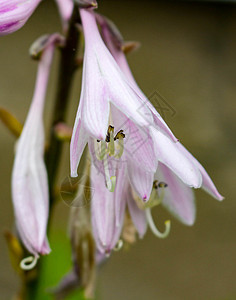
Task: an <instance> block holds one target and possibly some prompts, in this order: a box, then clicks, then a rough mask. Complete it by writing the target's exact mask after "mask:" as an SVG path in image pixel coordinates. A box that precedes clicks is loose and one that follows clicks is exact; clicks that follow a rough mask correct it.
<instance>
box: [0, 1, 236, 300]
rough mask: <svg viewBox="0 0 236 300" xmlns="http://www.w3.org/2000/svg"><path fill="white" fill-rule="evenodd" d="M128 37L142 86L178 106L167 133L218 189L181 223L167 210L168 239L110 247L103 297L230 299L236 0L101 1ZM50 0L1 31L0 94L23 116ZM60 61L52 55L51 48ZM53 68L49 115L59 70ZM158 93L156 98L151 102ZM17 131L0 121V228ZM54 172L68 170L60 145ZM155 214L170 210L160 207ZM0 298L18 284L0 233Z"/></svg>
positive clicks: (235, 268) (60, 223)
mask: <svg viewBox="0 0 236 300" xmlns="http://www.w3.org/2000/svg"><path fill="white" fill-rule="evenodd" d="M99 2H100V3H99V4H100V7H99V11H100V12H102V13H104V14H106V15H107V16H108V17H110V18H112V19H113V20H114V21H115V22H116V24H117V25H118V26H119V28H120V30H121V32H122V33H123V35H124V37H125V39H126V40H138V41H140V42H141V43H142V47H141V48H140V49H139V51H137V52H135V53H133V54H131V55H130V56H129V62H130V65H131V67H132V70H133V72H134V74H135V77H136V79H137V81H138V83H139V85H140V87H141V88H142V89H143V91H144V92H145V93H146V95H147V96H150V95H152V93H153V92H154V91H159V93H160V94H161V95H162V96H164V97H165V99H166V100H167V102H168V104H169V105H171V107H173V109H174V110H175V111H176V114H175V116H174V117H172V116H171V113H170V112H169V113H168V112H167V113H166V116H165V117H166V121H167V122H168V124H169V125H170V127H171V128H172V129H173V131H174V133H175V134H176V136H177V137H178V138H180V139H181V141H182V142H183V143H184V144H185V145H186V146H187V147H188V148H189V149H190V150H191V151H192V153H193V154H194V155H195V156H196V157H197V158H198V159H199V160H200V161H201V162H202V163H203V165H204V166H205V167H206V169H207V170H208V171H209V174H210V175H211V176H212V178H213V179H214V182H215V183H216V185H217V187H218V188H219V190H220V192H221V193H222V194H223V195H224V196H225V197H226V199H225V200H224V202H222V203H219V202H217V201H216V200H214V199H212V198H211V197H210V196H208V195H206V194H205V193H204V192H202V191H196V198H197V209H198V212H197V221H196V224H195V225H194V227H191V228H188V227H185V226H184V225H182V224H180V223H178V222H177V221H175V220H174V219H172V232H171V234H170V236H169V238H168V239H166V240H164V241H163V240H158V239H157V238H155V237H154V236H153V235H152V234H151V233H150V232H148V234H147V235H146V237H145V239H144V240H142V241H140V242H138V243H137V244H136V245H135V246H134V247H132V249H131V250H130V251H129V252H122V251H121V252H119V253H115V254H114V255H113V256H112V257H111V259H110V261H109V262H108V263H107V264H106V265H105V266H104V267H103V269H102V270H101V272H100V278H99V282H98V289H99V298H100V299H103V300H108V299H109V300H110V299H112V300H118V299H127V300H134V299H135V300H142V299H161V300H183V299H193V300H195V299H196V300H198V299H204V300H205V299H209V300H210V299H215V300H216V299H217V300H218V299H219V300H220V299H222V300H223V299H225V300H226V299H227V300H228V299H236V283H235V281H236V262H235V260H236V233H235V232H236V199H235V193H234V189H235V168H236V159H235V155H234V154H235V117H236V113H235V95H236V86H235V78H236V76H235V75H236V74H235V73H236V72H235V70H236V60H235V59H236V7H235V6H234V5H233V4H226V3H225V4H216V3H213V2H210V3H208V4H206V3H203V2H201V3H191V2H185V3H183V2H168V1H165V2H159V1H153V2H152V1H139V2H138V1H111V0H110V1H108V0H106V1H105V0H104V1H102V0H101V1H99ZM59 25H60V24H59V19H58V16H57V14H56V10H55V7H54V3H53V2H51V1H44V2H43V3H42V4H41V5H40V7H39V8H38V9H37V11H36V12H35V14H34V15H33V17H32V18H31V19H30V20H29V22H28V23H27V25H26V26H25V27H24V28H23V29H21V30H20V31H18V32H16V33H15V34H12V35H9V36H7V37H2V38H1V39H0V104H1V105H2V106H4V107H6V108H8V109H9V110H11V111H12V112H13V113H14V114H15V115H17V116H18V118H19V119H20V120H21V121H22V122H23V121H24V119H25V116H26V112H27V109H28V107H29V105H30V101H31V97H32V93H33V86H34V79H35V71H36V66H37V64H36V63H35V62H32V61H31V60H30V59H29V57H28V48H29V46H30V44H31V43H32V41H33V40H34V39H36V38H37V37H38V36H40V35H41V34H43V33H47V32H49V33H50V32H54V31H58V29H59V28H60V27H59ZM56 61H57V58H56ZM56 61H55V65H54V71H53V74H52V76H51V83H52V85H51V86H52V87H50V88H49V92H48V102H47V109H46V112H47V113H46V120H47V121H46V123H47V124H48V118H47V116H49V113H50V110H51V104H52V99H53V95H54V92H55V89H54V85H53V83H54V81H55V78H56V72H57V70H56V68H55V67H56ZM79 88H80V77H79V74H78V78H76V80H75V87H74V91H73V96H72V105H71V110H70V118H69V121H68V122H69V124H73V120H74V116H75V110H76V105H77V101H78V96H79ZM155 104H156V103H154V105H155ZM14 141H15V140H14V138H13V137H12V136H10V134H9V133H8V131H7V130H6V129H5V128H4V126H3V125H1V124H0V170H1V171H0V176H1V177H0V191H1V194H0V199H1V210H0V228H1V230H3V229H4V228H12V226H13V213H12V205H11V196H10V176H11V167H12V162H13V147H14ZM65 148H66V151H65V156H64V159H63V168H62V169H61V174H60V178H59V181H60V180H62V179H63V178H64V177H65V176H66V175H67V173H68V164H69V157H68V147H65ZM68 211H69V209H68V208H67V207H65V205H64V204H63V203H61V204H60V205H59V207H58V209H57V215H56V219H55V220H54V221H55V222H54V226H57V227H58V228H64V229H65V228H66V222H67V215H68ZM156 213H157V214H158V216H160V215H161V216H160V218H159V220H158V221H157V223H158V224H159V227H160V228H162V222H163V220H165V219H166V218H169V216H168V215H167V213H166V212H164V211H163V210H162V209H160V208H157V209H156V210H155V211H154V216H155V214H156ZM0 243H1V246H0V251H1V254H0V295H1V296H0V299H10V296H11V295H12V293H13V292H14V290H16V288H17V278H16V275H15V274H14V272H13V271H12V269H11V266H10V263H9V260H8V255H7V249H6V245H5V242H4V240H3V238H2V237H0Z"/></svg>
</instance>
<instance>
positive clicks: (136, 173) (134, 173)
mask: <svg viewBox="0 0 236 300" xmlns="http://www.w3.org/2000/svg"><path fill="white" fill-rule="evenodd" d="M128 176H129V180H130V183H131V186H132V188H133V189H134V190H135V192H136V193H137V194H138V196H139V197H140V198H141V199H142V200H143V201H148V200H149V198H150V195H151V191H152V186H153V178H154V173H152V172H147V171H145V170H143V169H142V168H140V167H139V166H138V165H136V164H135V163H134V162H132V160H128Z"/></svg>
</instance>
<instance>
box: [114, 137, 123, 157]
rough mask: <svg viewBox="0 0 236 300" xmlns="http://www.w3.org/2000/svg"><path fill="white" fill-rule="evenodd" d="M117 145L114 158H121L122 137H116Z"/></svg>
mask: <svg viewBox="0 0 236 300" xmlns="http://www.w3.org/2000/svg"><path fill="white" fill-rule="evenodd" d="M117 142H118V147H117V150H118V151H117V153H116V155H115V157H116V158H121V156H122V154H123V152H124V139H123V138H122V137H120V138H119V139H118V141H117Z"/></svg>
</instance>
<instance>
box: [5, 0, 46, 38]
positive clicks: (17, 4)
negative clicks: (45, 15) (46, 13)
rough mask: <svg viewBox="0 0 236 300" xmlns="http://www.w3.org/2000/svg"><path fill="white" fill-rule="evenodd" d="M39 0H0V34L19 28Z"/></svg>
mask: <svg viewBox="0 0 236 300" xmlns="http://www.w3.org/2000/svg"><path fill="white" fill-rule="evenodd" d="M40 1H41V0H0V36H1V35H6V34H9V33H12V32H14V31H16V30H18V29H20V28H21V27H22V26H23V25H24V24H25V23H26V22H27V20H28V19H29V17H30V16H31V15H32V13H33V12H34V10H35V9H36V7H37V6H38V4H39V3H40Z"/></svg>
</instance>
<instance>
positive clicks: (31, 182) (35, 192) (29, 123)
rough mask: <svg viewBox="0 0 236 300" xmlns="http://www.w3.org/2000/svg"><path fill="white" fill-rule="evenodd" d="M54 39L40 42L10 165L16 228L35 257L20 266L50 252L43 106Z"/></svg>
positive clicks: (52, 37)
mask: <svg viewBox="0 0 236 300" xmlns="http://www.w3.org/2000/svg"><path fill="white" fill-rule="evenodd" d="M57 39H58V35H57V34H55V35H52V36H51V37H47V42H43V44H44V46H45V47H46V48H45V49H44V51H43V53H42V55H41V57H40V62H39V66H38V73H37V79H36V85H35V91H34V96H33V99H32V104H31V106H30V110H29V113H28V116H27V119H26V121H25V125H24V128H23V131H22V133H21V136H20V138H19V140H18V142H17V148H16V155H15V161H14V166H13V174H12V197H13V205H14V212H15V220H16V225H17V230H18V232H19V235H20V238H21V240H22V242H23V243H24V245H25V247H26V248H27V250H28V251H29V252H30V253H32V254H33V256H34V258H33V257H29V258H26V259H25V260H24V261H22V264H21V266H22V267H23V268H30V267H32V266H33V265H34V264H35V263H36V261H37V258H38V257H39V254H48V253H49V252H50V248H49V245H48V241H47V237H46V230H47V220H48V205H49V203H48V202H49V200H48V197H49V196H48V180H47V173H46V167H45V164H44V129H43V108H44V101H45V94H46V89H47V83H48V76H49V71H50V65H51V61H52V57H53V51H54V43H55V41H56V40H57ZM45 41H46V40H45ZM27 263H31V264H29V265H27Z"/></svg>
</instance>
